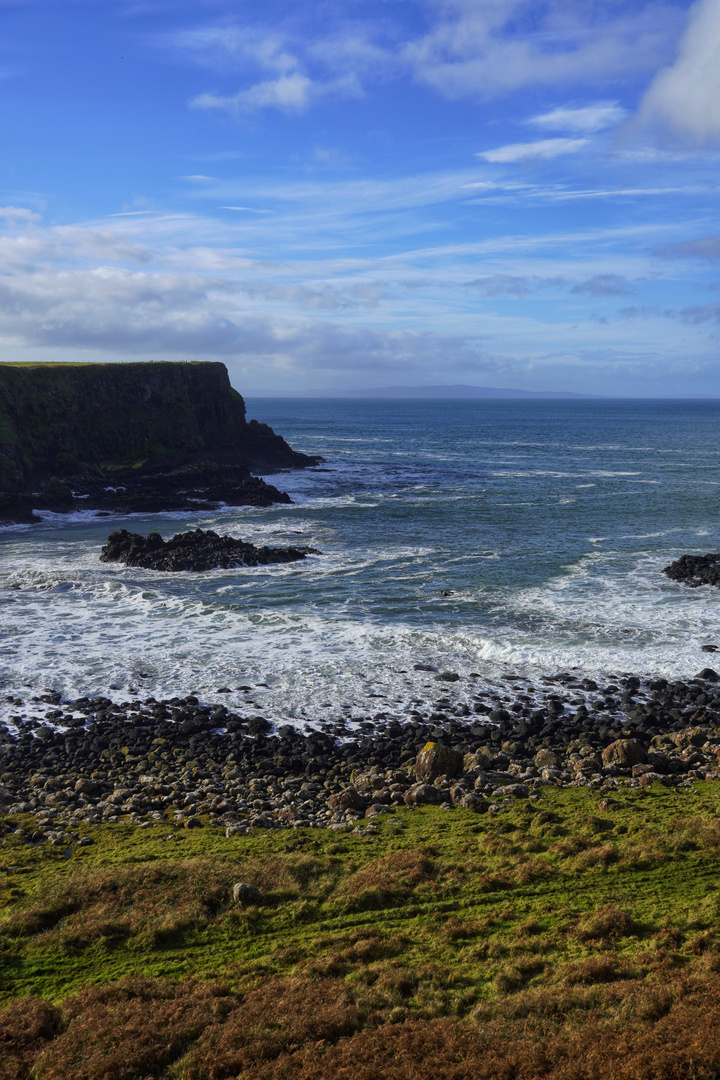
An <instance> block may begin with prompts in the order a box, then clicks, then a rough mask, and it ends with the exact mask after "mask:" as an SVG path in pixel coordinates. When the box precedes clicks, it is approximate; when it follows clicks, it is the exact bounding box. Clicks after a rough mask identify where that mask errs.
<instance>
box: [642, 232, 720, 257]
mask: <svg viewBox="0 0 720 1080" xmlns="http://www.w3.org/2000/svg"><path fill="white" fill-rule="evenodd" d="M653 252H654V254H655V255H660V256H661V257H662V258H665V259H709V260H711V261H714V260H715V259H720V236H699V237H698V238H697V239H696V240H679V241H677V242H676V243H674V244H662V245H661V246H659V247H656V248H653Z"/></svg>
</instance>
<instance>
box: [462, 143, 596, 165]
mask: <svg viewBox="0 0 720 1080" xmlns="http://www.w3.org/2000/svg"><path fill="white" fill-rule="evenodd" d="M587 144H588V140H587V139H541V140H540V141H538V142H529V143H510V144H509V145H508V146H499V147H497V149H495V150H483V151H481V152H480V153H478V154H476V155H475V156H476V157H479V158H482V160H483V161H491V162H494V163H499V164H510V163H512V162H515V161H527V160H528V159H532V158H544V159H546V160H549V159H550V158H556V157H560V156H561V155H562V154H576V153H577V152H578V151H579V150H582V149H583V147H585V146H587Z"/></svg>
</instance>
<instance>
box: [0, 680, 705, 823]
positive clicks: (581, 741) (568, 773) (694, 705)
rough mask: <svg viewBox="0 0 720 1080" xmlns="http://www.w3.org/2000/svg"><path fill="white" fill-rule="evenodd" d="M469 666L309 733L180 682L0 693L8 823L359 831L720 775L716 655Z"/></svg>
mask: <svg viewBox="0 0 720 1080" xmlns="http://www.w3.org/2000/svg"><path fill="white" fill-rule="evenodd" d="M419 668H420V670H421V671H427V667H426V666H425V667H423V666H422V665H419ZM473 676H474V677H475V678H477V676H476V675H475V673H470V675H461V674H459V673H458V672H437V673H434V672H428V677H429V678H431V679H433V680H434V682H435V683H436V684H437V688H438V697H437V699H436V700H435V701H434V703H430V702H425V701H423V702H417V701H416V702H415V703H414V707H413V708H412V709H410V708H409V706H408V709H409V711H406V713H405V717H406V718H405V719H404V721H403V722H400V721H399V720H398V719H397V718H396V717H395V716H388V715H387V714H386V713H382V712H380V713H376V714H375V715H374V716H370V715H367V716H364V717H362V718H361V717H357V716H356V717H353V719H352V720H348V719H347V718H345V717H339V718H337V719H336V720H334V721H325V722H320V723H317V724H316V725H315V726H313V727H311V726H310V725H307V726H306V728H305V730H304V731H301V730H299V729H298V728H295V727H293V726H292V725H290V724H288V723H282V722H281V721H278V723H277V724H274V723H272V722H271V721H270V720H268V719H267V718H266V717H262V716H257V715H254V716H253V715H247V714H245V715H243V714H242V713H241V712H239V711H237V710H236V709H233V708H228V706H227V705H226V704H224V703H223V702H222V701H217V702H214V703H201V702H200V701H199V700H198V698H197V697H195V696H193V695H186V696H184V697H174V698H168V699H163V700H161V701H158V700H156V699H155V698H154V697H146V698H139V697H137V698H134V699H132V700H127V701H124V702H122V703H120V704H117V703H114V702H113V701H112V700H111V699H110V698H109V697H105V696H95V697H92V698H90V697H84V698H79V699H76V700H74V701H65V700H63V699H62V698H61V695H60V694H59V693H57V692H55V691H46V692H43V693H40V694H33V695H31V696H30V697H26V698H25V699H20V698H7V697H6V699H5V702H4V705H5V708H6V709H7V710H8V714H7V716H6V722H5V725H4V726H3V727H0V793H1V794H2V798H3V800H4V804H5V805H4V812H5V817H4V822H3V827H4V831H5V832H6V833H7V832H13V831H14V832H17V833H18V835H19V837H20V838H21V839H24V840H27V841H28V842H31V843H33V844H42V843H45V842H50V843H55V844H69V843H73V842H76V843H78V842H79V843H82V842H83V838H82V837H80V836H79V833H78V830H82V828H83V827H84V826H88V825H98V824H103V823H113V822H125V823H133V824H135V825H142V826H143V827H147V828H152V827H160V828H170V829H172V830H173V831H174V830H176V829H179V828H199V827H215V828H218V829H223V830H224V831H225V835H226V836H227V837H228V839H231V838H232V837H233V836H236V835H245V834H247V833H249V832H253V831H255V830H260V829H276V828H303V827H309V828H335V829H345V828H352V827H354V828H356V829H358V828H359V829H363V828H367V827H372V826H371V819H372V818H373V817H375V816H377V815H379V814H386V813H392V812H393V811H394V810H395V809H397V808H398V807H401V806H402V807H405V806H410V807H412V806H415V805H417V806H419V805H423V804H435V805H440V806H442V807H445V808H446V809H448V810H452V809H453V808H454V807H456V806H461V807H465V808H466V809H471V810H474V811H476V812H478V813H485V812H489V813H491V814H493V813H496V812H498V811H499V810H501V809H502V808H503V807H504V806H508V805H512V804H513V803H514V801H515V800H517V799H526V798H529V799H531V800H532V799H533V798H536V797H537V796H538V793H539V792H540V790H541V789H542V788H544V787H559V788H567V787H584V788H587V789H589V790H593V791H596V792H599V793H600V794H604V793H608V794H609V793H611V792H612V791H613V790H616V789H617V788H618V787H647V786H650V785H652V784H656V783H657V784H662V785H664V786H665V787H668V788H675V789H677V788H678V787H680V788H681V789H685V788H688V787H689V786H690V785H691V784H692V782H693V781H697V780H712V779H715V778H720V761H719V759H720V680H719V679H718V675H717V673H716V672H714V671H713V670H712V669H709V668H706V669H704V670H703V671H702V672H700V673H699V674H698V675H697V676H696V677H695V678H693V679H688V680H684V681H681V680H675V681H672V682H668V681H667V680H665V679H656V678H650V679H648V678H645V679H643V678H640V677H638V676H632V675H625V676H622V677H621V678H618V679H617V680H616V681H615V682H612V683H610V682H608V683H606V684H602V683H600V684H599V683H597V682H595V681H594V680H593V679H588V678H585V679H581V678H577V677H574V676H572V675H570V674H568V673H560V674H559V675H556V676H552V677H550V676H548V677H546V678H545V679H544V681H543V683H542V686H541V687H537V686H529V685H528V684H527V681H526V680H523V679H521V678H519V677H513V676H509V677H507V678H506V680H505V682H504V685H503V686H501V687H498V688H497V689H495V690H489V689H484V690H480V689H476V688H475V687H472V689H473V691H474V692H472V693H470V692H469V688H468V687H469V684H471V683H472V679H473ZM471 700H472V706H470V705H469V702H470V701H471ZM609 748H610V749H609ZM423 751H424V756H423V753H421V752H423ZM368 823H369V824H368ZM171 835H172V834H171ZM86 842H87V840H86Z"/></svg>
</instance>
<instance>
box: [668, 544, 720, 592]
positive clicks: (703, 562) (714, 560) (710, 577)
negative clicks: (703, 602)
mask: <svg viewBox="0 0 720 1080" xmlns="http://www.w3.org/2000/svg"><path fill="white" fill-rule="evenodd" d="M663 574H667V576H668V577H669V578H670V579H671V580H672V581H680V582H682V584H683V585H689V586H690V588H691V589H696V588H698V586H700V585H715V586H716V587H718V588H720V553H716V554H709V555H681V556H680V558H679V559H676V560H675V562H671V563H670V565H669V566H666V567H665V568H664V570H663Z"/></svg>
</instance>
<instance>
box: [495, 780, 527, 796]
mask: <svg viewBox="0 0 720 1080" xmlns="http://www.w3.org/2000/svg"><path fill="white" fill-rule="evenodd" d="M529 794H530V788H529V787H528V786H527V784H503V785H502V787H497V788H495V790H494V791H493V799H504V798H507V796H508V795H512V796H515V798H518V799H526V798H527V797H528V795H529Z"/></svg>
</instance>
